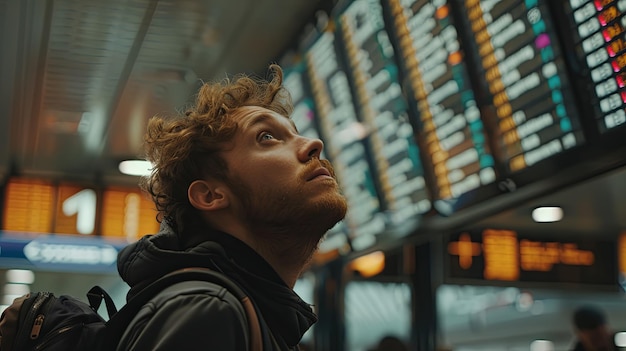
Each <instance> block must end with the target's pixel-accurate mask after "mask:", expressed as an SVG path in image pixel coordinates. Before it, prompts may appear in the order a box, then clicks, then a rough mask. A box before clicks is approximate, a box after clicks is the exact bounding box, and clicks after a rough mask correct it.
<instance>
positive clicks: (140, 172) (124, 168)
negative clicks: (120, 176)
mask: <svg viewBox="0 0 626 351" xmlns="http://www.w3.org/2000/svg"><path fill="white" fill-rule="evenodd" d="M118 167H119V170H120V172H122V173H124V174H128V175H132V176H146V175H150V173H151V172H152V164H151V163H150V162H148V161H145V160H126V161H122V162H120V164H119V166H118Z"/></svg>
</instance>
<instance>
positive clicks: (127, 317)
mask: <svg viewBox="0 0 626 351" xmlns="http://www.w3.org/2000/svg"><path fill="white" fill-rule="evenodd" d="M191 280H198V281H207V282H211V283H215V284H217V285H219V286H222V287H224V288H226V290H228V291H229V292H230V293H231V294H233V295H234V296H235V297H236V298H237V300H239V301H240V302H241V305H242V307H243V309H244V311H245V312H246V316H247V319H248V329H249V335H250V350H251V351H262V350H263V340H262V337H261V326H260V324H259V318H258V315H257V313H256V309H255V307H254V305H253V303H252V300H250V298H249V297H248V295H247V294H246V293H245V292H244V291H243V290H242V289H241V288H240V287H239V286H238V285H237V284H235V283H234V282H233V281H232V280H230V279H229V278H227V277H226V276H224V275H223V274H221V273H218V272H215V271H213V270H210V269H208V268H199V267H198V268H195V267H194V268H183V269H179V270H176V271H173V272H171V273H168V274H166V275H165V276H163V277H162V278H160V279H158V280H156V281H155V282H153V283H152V284H150V285H148V286H147V287H146V288H145V289H143V290H141V291H140V292H139V293H138V294H137V295H135V296H133V297H132V298H131V299H130V300H129V301H128V303H127V304H126V305H125V306H124V307H122V308H121V309H120V310H119V311H118V312H117V313H115V315H114V316H113V317H111V318H110V319H109V321H108V322H107V328H106V329H107V331H106V332H107V337H106V338H105V343H108V344H107V345H104V348H103V350H115V347H116V345H117V343H118V342H119V340H120V339H121V337H122V335H123V333H124V331H125V330H126V327H127V326H128V324H129V323H130V322H131V321H132V319H133V318H134V317H135V315H136V314H137V312H139V310H140V309H141V308H142V307H143V306H144V305H145V304H146V303H148V301H150V299H151V298H152V297H154V296H156V295H157V294H158V293H159V292H161V291H162V290H163V289H165V288H167V287H169V286H171V285H174V284H176V283H180V282H184V281H191Z"/></svg>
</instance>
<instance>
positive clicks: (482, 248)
mask: <svg viewBox="0 0 626 351" xmlns="http://www.w3.org/2000/svg"><path fill="white" fill-rule="evenodd" d="M616 246H617V242H616V241H615V239H607V238H590V237H586V238H583V237H572V236H571V235H568V236H563V237H558V236H554V235H546V234H545V233H537V232H533V233H523V232H517V231H513V230H507V229H484V230H471V231H466V232H461V233H457V234H454V235H451V236H450V238H449V240H448V243H447V245H446V246H445V253H444V255H445V257H446V259H445V260H444V262H445V271H446V280H447V281H448V282H456V283H458V282H461V281H463V282H466V283H467V282H468V280H472V281H482V282H483V283H484V284H493V282H496V281H501V282H510V283H507V284H515V283H514V282H522V283H540V284H563V283H571V284H581V285H596V286H600V285H604V286H608V287H610V288H612V289H616V288H617V287H618V264H617V249H616Z"/></svg>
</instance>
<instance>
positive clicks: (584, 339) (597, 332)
mask: <svg viewBox="0 0 626 351" xmlns="http://www.w3.org/2000/svg"><path fill="white" fill-rule="evenodd" d="M572 322H573V324H574V328H575V332H576V338H577V342H576V345H575V346H574V349H573V351H613V350H618V348H617V346H615V341H614V333H613V332H612V331H611V330H610V328H609V325H608V323H607V321H606V317H605V315H604V313H603V312H602V311H601V310H599V309H598V308H596V307H594V306H581V307H578V308H577V309H576V310H575V311H574V315H573V318H572Z"/></svg>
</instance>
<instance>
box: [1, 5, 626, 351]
mask: <svg viewBox="0 0 626 351" xmlns="http://www.w3.org/2000/svg"><path fill="white" fill-rule="evenodd" d="M625 11H626V3H625V2H624V1H621V0H550V1H548V0H525V1H521V0H503V1H490V0H484V1H480V0H472V1H470V0H466V1H463V0H432V1H431V0H416V1H412V0H319V1H314V0H306V1H305V0H290V1H286V0H285V1H281V0H256V1H253V0H229V1H226V0H177V1H174V0H110V1H106V2H102V1H95V0H0V45H1V46H0V47H1V48H2V49H1V51H0V204H1V208H0V220H1V227H0V284H3V285H2V289H1V290H0V294H1V295H0V304H2V305H7V304H9V303H10V302H11V301H12V300H13V299H14V298H15V297H17V296H20V295H22V294H24V293H26V292H28V291H29V290H33V291H39V290H46V291H52V292H54V293H56V294H71V295H74V296H77V297H83V298H84V296H85V293H86V292H87V290H88V289H89V288H90V287H91V286H92V285H95V284H98V285H101V286H103V287H104V288H105V289H107V290H108V291H110V292H111V293H112V295H113V297H114V299H115V300H116V302H117V303H118V305H121V304H123V303H124V300H125V294H126V292H127V290H128V287H127V286H126V284H125V283H124V282H122V281H121V280H120V279H119V277H118V276H117V271H116V266H115V261H116V255H117V252H118V251H119V250H120V249H121V248H122V247H123V246H124V245H126V244H127V243H129V242H133V241H136V240H138V239H139V238H140V237H141V236H143V235H145V234H150V233H154V232H156V231H157V230H158V223H157V222H156V219H155V218H156V212H155V210H154V206H153V205H152V203H151V202H150V200H149V199H148V198H146V197H145V195H144V194H142V193H141V192H140V190H139V188H138V186H137V183H138V181H139V175H141V174H142V172H145V171H146V169H148V168H149V165H148V166H146V165H145V164H144V165H143V166H141V165H140V169H134V168H129V167H130V166H129V163H128V162H124V161H141V159H140V158H141V147H142V138H143V132H144V129H145V125H146V123H147V120H148V119H149V118H150V117H152V116H154V115H176V114H179V113H180V112H181V111H184V109H185V107H186V106H187V105H188V104H190V103H191V102H192V101H193V98H194V94H195V92H196V91H197V89H198V88H199V87H200V85H201V84H202V83H203V82H207V81H217V80H221V79H224V78H226V77H230V76H232V75H234V74H237V73H246V74H250V75H256V76H260V77H265V76H266V73H267V68H268V65H269V64H271V63H279V64H281V66H282V67H283V68H284V70H285V72H286V78H285V85H286V86H287V87H288V89H289V90H290V92H291V93H292V98H293V100H294V104H295V107H296V108H295V111H294V114H293V119H294V121H295V122H296V125H297V126H298V129H299V130H300V132H301V133H302V134H303V135H307V136H311V137H319V138H321V139H322V140H323V141H324V143H325V150H324V157H326V158H328V159H330V160H331V161H332V162H333V164H334V165H335V167H336V170H337V176H338V180H339V182H340V185H341V187H342V189H343V192H344V194H345V195H346V197H347V198H348V201H349V204H350V209H349V211H348V215H347V217H346V219H345V220H344V221H343V222H341V223H340V224H338V225H337V226H336V227H335V228H333V229H332V230H331V231H330V232H329V233H328V235H327V237H326V239H325V240H324V242H323V243H322V245H321V247H320V251H319V252H318V253H317V254H316V256H315V259H314V261H313V263H312V264H311V266H310V267H309V269H308V270H307V271H306V272H305V274H303V276H302V277H301V279H300V280H299V281H298V284H297V285H296V291H297V292H298V294H299V295H300V296H301V297H302V298H303V299H304V300H305V301H307V302H310V303H312V304H313V305H314V306H315V309H316V312H317V313H318V315H319V322H318V323H317V324H316V325H315V327H314V328H313V329H312V330H311V331H309V332H308V333H307V334H306V335H305V337H304V339H303V343H306V344H307V345H309V348H310V349H315V350H328V351H334V350H337V351H339V350H349V351H353V350H354V351H373V350H377V345H378V342H379V341H380V340H381V339H382V338H383V337H385V336H394V337H396V338H398V339H400V340H401V341H402V342H403V343H404V344H405V345H406V346H407V349H409V350H420V351H434V350H455V351H457V350H464V351H477V350H494V351H496V350H511V351H513V350H515V351H518V350H520V351H521V350H531V351H554V350H570V349H571V348H572V346H573V345H574V343H575V335H574V329H573V326H572V323H571V315H572V312H573V310H574V309H575V308H576V307H578V306H580V305H583V304H594V305H596V306H598V307H599V308H601V309H602V310H604V311H605V312H606V313H607V319H608V322H609V324H610V327H611V329H613V331H615V332H622V331H626V313H624V312H626V301H624V298H625V297H626V295H625V290H624V274H625V273H626V241H625V239H626V203H625V199H626V168H625V165H626V141H625V140H626V90H625V89H624V86H625V85H626V73H625V72H626V69H625V67H626V31H625V28H626V16H625ZM131 166H132V163H131ZM141 167H143V169H141ZM620 335H621V334H617V336H618V337H617V338H616V340H618V339H619V340H621V339H620V338H623V337H620ZM618 344H620V345H618V346H620V347H622V348H623V347H625V346H626V342H622V341H620V342H618Z"/></svg>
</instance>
